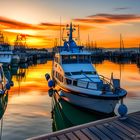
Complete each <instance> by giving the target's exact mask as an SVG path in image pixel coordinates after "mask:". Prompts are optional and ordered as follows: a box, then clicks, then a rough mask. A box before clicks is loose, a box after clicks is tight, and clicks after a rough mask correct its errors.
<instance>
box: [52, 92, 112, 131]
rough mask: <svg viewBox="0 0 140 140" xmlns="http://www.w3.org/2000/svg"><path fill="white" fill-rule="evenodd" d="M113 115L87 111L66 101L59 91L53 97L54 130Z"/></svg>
mask: <svg viewBox="0 0 140 140" xmlns="http://www.w3.org/2000/svg"><path fill="white" fill-rule="evenodd" d="M113 116H115V114H114V113H112V114H109V115H107V114H99V113H96V112H89V111H86V110H84V109H82V108H79V107H77V106H74V105H72V104H70V103H68V102H66V101H65V100H63V99H62V98H61V97H60V96H59V94H57V93H56V94H54V95H53V97H52V118H53V122H52V129H53V131H58V130H61V129H65V128H68V127H72V126H76V125H80V124H84V123H88V122H91V121H96V120H100V119H104V118H107V117H113Z"/></svg>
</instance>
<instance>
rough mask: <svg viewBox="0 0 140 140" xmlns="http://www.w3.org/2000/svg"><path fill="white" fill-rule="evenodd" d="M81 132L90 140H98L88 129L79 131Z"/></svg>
mask: <svg viewBox="0 0 140 140" xmlns="http://www.w3.org/2000/svg"><path fill="white" fill-rule="evenodd" d="M81 131H82V132H83V133H84V134H85V135H87V137H89V138H90V139H91V140H100V139H99V138H98V137H97V136H96V135H95V134H93V133H92V132H91V131H90V130H89V129H88V128H84V129H81Z"/></svg>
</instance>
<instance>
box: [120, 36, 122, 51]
mask: <svg viewBox="0 0 140 140" xmlns="http://www.w3.org/2000/svg"><path fill="white" fill-rule="evenodd" d="M121 51H122V35H121V34H120V52H121Z"/></svg>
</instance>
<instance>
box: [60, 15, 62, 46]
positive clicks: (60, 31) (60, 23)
mask: <svg viewBox="0 0 140 140" xmlns="http://www.w3.org/2000/svg"><path fill="white" fill-rule="evenodd" d="M61 36H62V35H61V16H60V46H61V39H62V38H61Z"/></svg>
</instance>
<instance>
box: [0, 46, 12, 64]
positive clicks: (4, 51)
mask: <svg viewBox="0 0 140 140" xmlns="http://www.w3.org/2000/svg"><path fill="white" fill-rule="evenodd" d="M12 55H13V52H12V50H11V48H10V46H9V45H8V44H0V63H6V64H10V63H11V60H12Z"/></svg>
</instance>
